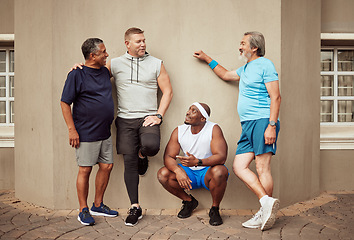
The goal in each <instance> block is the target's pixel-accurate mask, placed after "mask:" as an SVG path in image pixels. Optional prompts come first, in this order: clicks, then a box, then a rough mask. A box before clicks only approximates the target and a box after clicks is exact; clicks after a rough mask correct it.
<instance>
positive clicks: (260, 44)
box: [244, 32, 265, 57]
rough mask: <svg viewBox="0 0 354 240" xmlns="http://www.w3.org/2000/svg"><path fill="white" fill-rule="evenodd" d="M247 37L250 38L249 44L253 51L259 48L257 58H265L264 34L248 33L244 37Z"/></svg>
mask: <svg viewBox="0 0 354 240" xmlns="http://www.w3.org/2000/svg"><path fill="white" fill-rule="evenodd" d="M247 35H248V36H250V37H249V42H250V47H251V49H252V48H258V49H257V56H259V57H263V56H264V55H265V40H264V36H263V34H262V33H260V32H246V33H245V34H244V36H247Z"/></svg>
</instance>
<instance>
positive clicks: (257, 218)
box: [194, 32, 281, 230]
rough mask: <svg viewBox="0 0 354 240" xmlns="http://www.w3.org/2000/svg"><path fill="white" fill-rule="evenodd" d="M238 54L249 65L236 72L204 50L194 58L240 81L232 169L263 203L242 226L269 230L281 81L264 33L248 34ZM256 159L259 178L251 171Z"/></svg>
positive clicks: (274, 204) (273, 206)
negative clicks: (238, 127) (267, 51)
mask: <svg viewBox="0 0 354 240" xmlns="http://www.w3.org/2000/svg"><path fill="white" fill-rule="evenodd" d="M239 51H240V58H241V59H244V60H245V61H246V64H245V65H244V66H242V67H240V68H239V69H237V70H236V71H228V70H227V69H225V68H224V67H222V66H221V65H220V64H218V63H217V62H216V61H215V60H213V59H212V58H211V57H209V56H208V55H207V54H205V53H204V52H203V51H201V50H200V51H196V52H195V53H194V57H196V58H198V59H200V60H202V61H205V62H206V63H208V65H209V66H210V68H211V69H212V70H213V71H214V73H215V74H216V75H217V76H218V77H219V78H221V79H222V80H224V81H240V84H239V98H238V104H237V110H238V113H239V116H240V121H241V126H242V133H241V137H240V140H239V142H238V143H237V144H238V146H237V150H236V156H235V160H234V164H233V170H234V172H235V174H236V175H237V176H238V177H239V178H240V179H241V180H242V181H243V182H244V183H245V184H246V185H247V186H248V187H249V188H250V189H251V190H252V191H253V192H254V193H255V194H256V195H257V197H258V198H259V201H260V204H261V208H260V210H259V211H258V212H257V213H256V214H255V215H254V216H253V217H252V218H251V219H250V220H248V221H246V222H244V223H242V226H244V227H247V228H261V230H267V229H270V228H271V227H272V226H273V224H274V223H275V219H276V213H277V211H278V209H279V200H278V199H276V198H273V197H272V194H273V185H274V184H273V178H272V175H271V170H270V162H271V158H272V156H273V155H274V154H275V152H276V140H277V136H278V132H279V129H280V122H279V120H278V116H279V109H280V102H281V97H280V91H279V80H278V74H277V72H276V70H275V67H274V65H273V63H272V62H271V61H270V60H269V59H266V58H264V55H265V40H264V36H263V35H262V34H261V33H259V32H246V33H245V34H244V36H243V38H242V40H241V43H240V47H239ZM253 159H255V162H256V168H257V173H258V176H257V175H256V174H255V173H253V172H252V171H251V170H250V169H249V165H250V163H251V162H252V161H253Z"/></svg>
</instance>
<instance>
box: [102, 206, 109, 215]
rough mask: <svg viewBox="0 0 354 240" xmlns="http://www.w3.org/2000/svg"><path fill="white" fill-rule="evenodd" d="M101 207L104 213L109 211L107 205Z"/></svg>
mask: <svg viewBox="0 0 354 240" xmlns="http://www.w3.org/2000/svg"><path fill="white" fill-rule="evenodd" d="M102 209H103V211H104V212H106V213H109V212H111V209H110V208H109V207H108V206H106V205H103V206H102Z"/></svg>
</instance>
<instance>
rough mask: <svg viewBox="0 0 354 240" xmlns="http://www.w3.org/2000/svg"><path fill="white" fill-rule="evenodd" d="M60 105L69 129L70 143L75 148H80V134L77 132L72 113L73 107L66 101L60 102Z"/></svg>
mask: <svg viewBox="0 0 354 240" xmlns="http://www.w3.org/2000/svg"><path fill="white" fill-rule="evenodd" d="M60 106H61V110H62V112H63V117H64V120H65V123H66V125H67V127H68V131H69V144H70V145H71V146H72V147H74V148H78V147H79V145H80V139H79V134H78V133H77V131H76V128H75V125H74V120H73V116H72V114H71V107H70V105H69V104H67V103H65V102H60Z"/></svg>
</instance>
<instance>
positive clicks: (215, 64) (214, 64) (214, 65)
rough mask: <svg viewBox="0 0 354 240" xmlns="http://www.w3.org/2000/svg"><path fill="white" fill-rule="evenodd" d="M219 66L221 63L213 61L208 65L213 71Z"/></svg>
mask: <svg viewBox="0 0 354 240" xmlns="http://www.w3.org/2000/svg"><path fill="white" fill-rule="evenodd" d="M218 64H219V63H218V62H217V61H215V60H214V59H213V60H212V61H211V62H210V63H209V64H208V65H209V67H210V68H211V69H212V70H213V69H214V68H215V67H216V66H217V65H218Z"/></svg>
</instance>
